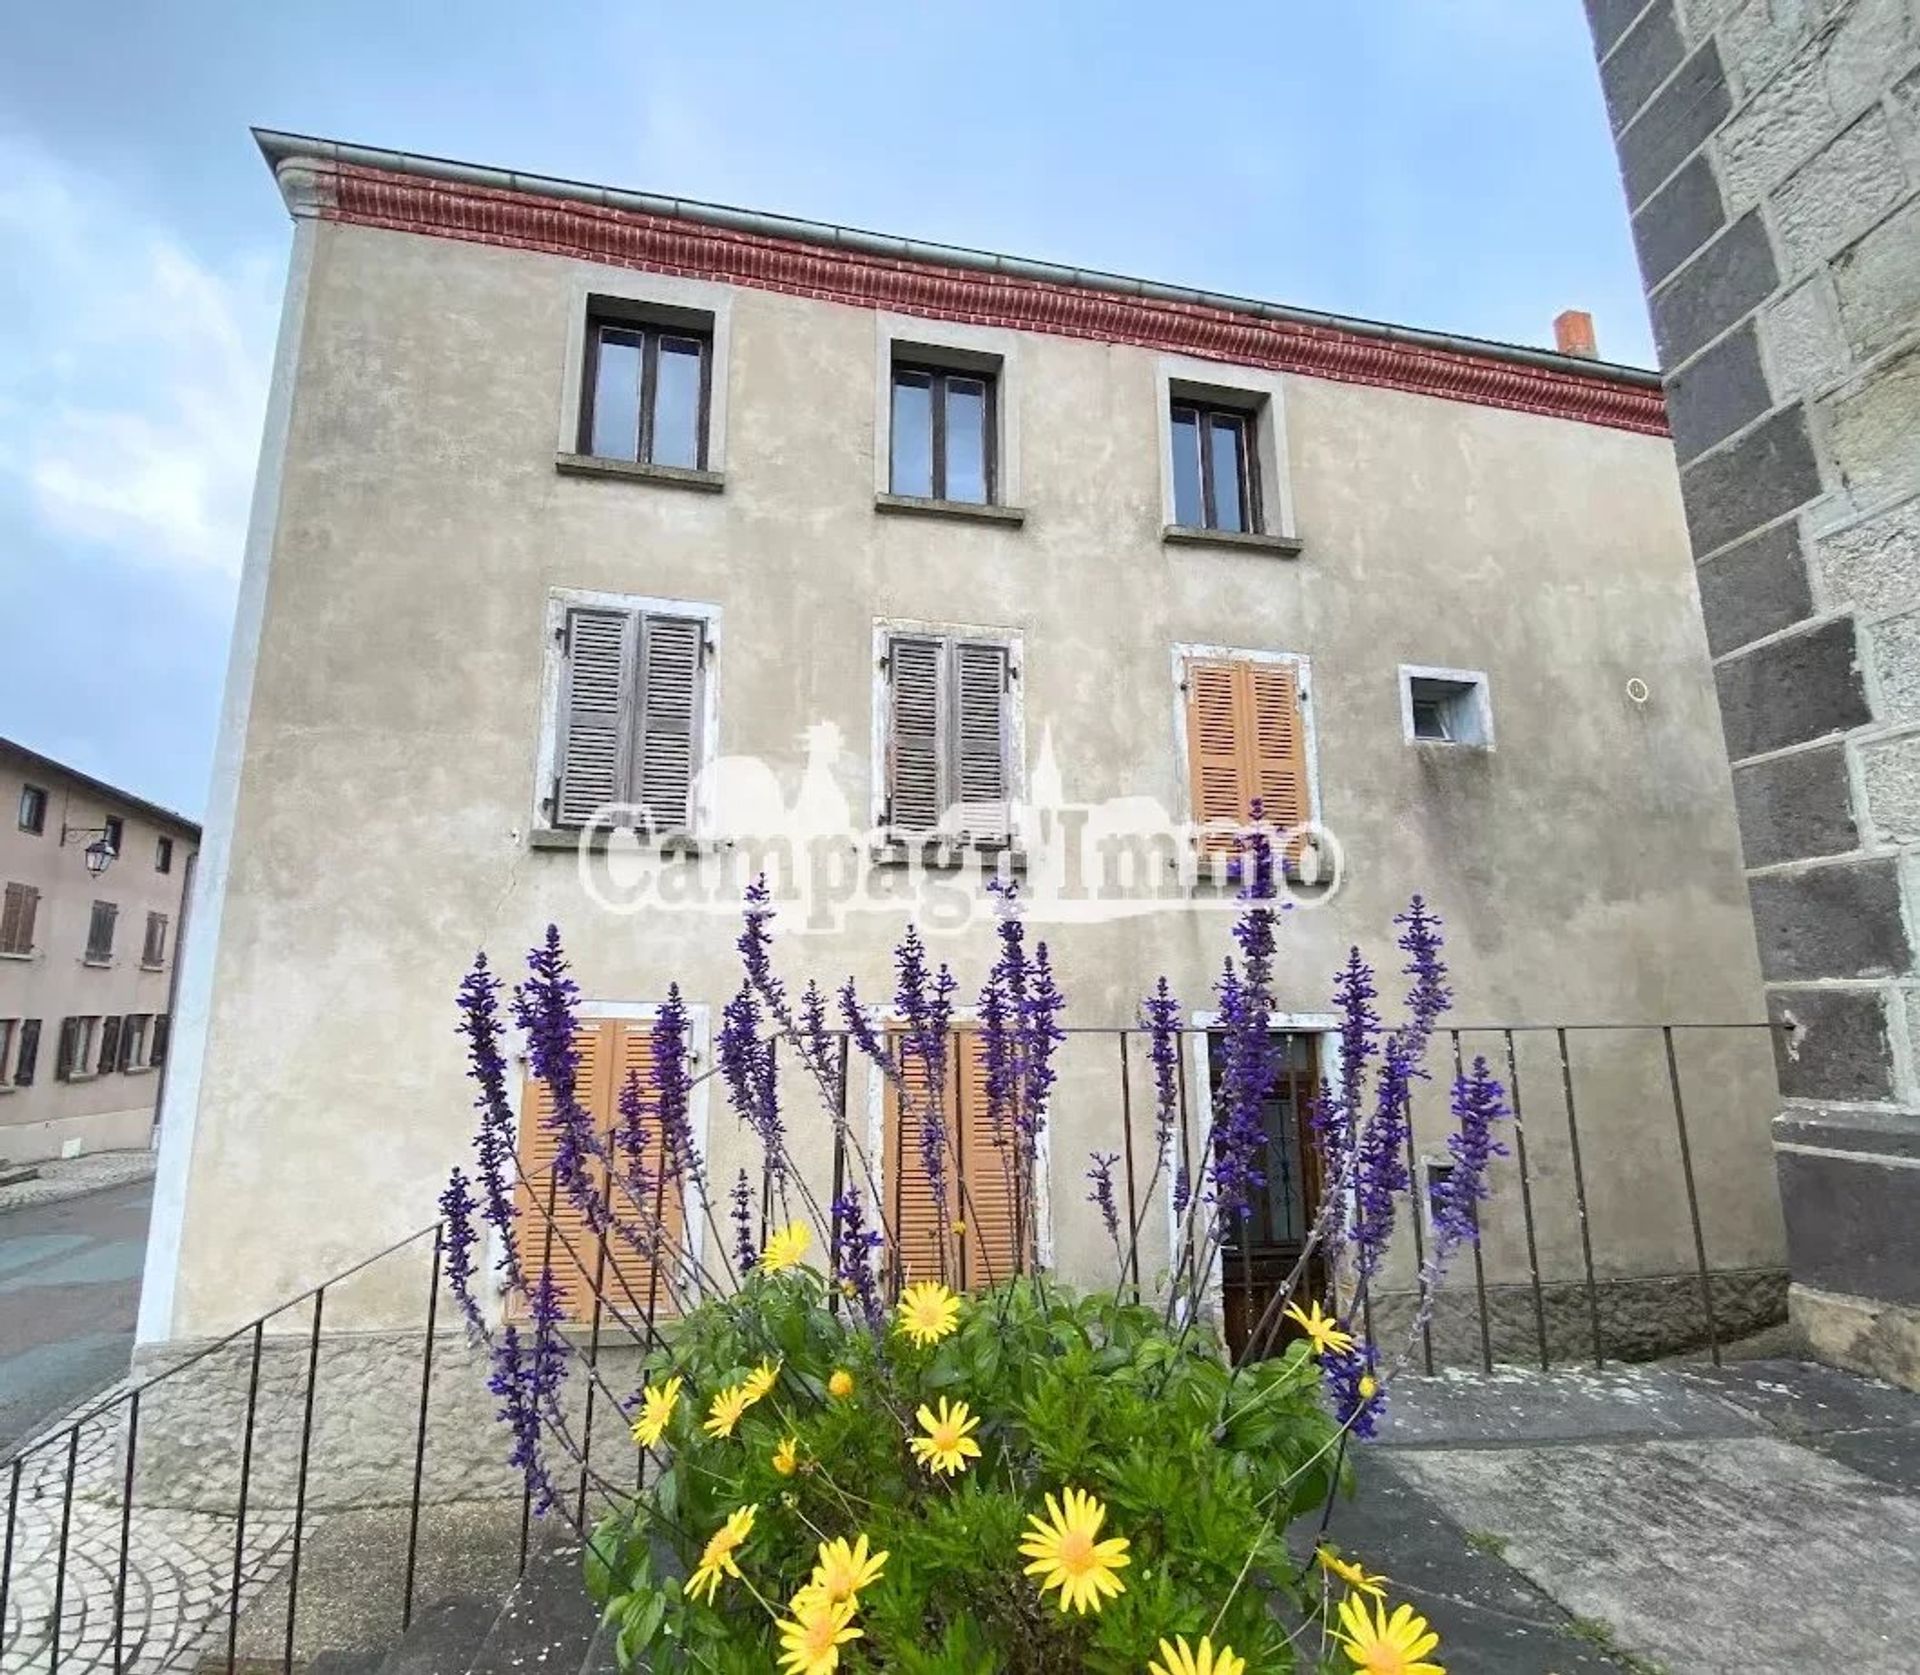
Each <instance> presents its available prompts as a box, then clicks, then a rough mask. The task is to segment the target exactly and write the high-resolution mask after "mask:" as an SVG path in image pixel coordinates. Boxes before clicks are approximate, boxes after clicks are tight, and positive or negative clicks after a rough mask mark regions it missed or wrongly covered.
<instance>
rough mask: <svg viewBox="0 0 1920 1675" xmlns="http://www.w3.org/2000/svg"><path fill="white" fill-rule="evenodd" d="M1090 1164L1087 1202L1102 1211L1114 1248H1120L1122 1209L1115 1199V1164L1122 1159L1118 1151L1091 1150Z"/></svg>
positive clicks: (1089, 1154) (1101, 1215) (1102, 1218)
mask: <svg viewBox="0 0 1920 1675" xmlns="http://www.w3.org/2000/svg"><path fill="white" fill-rule="evenodd" d="M1087 1156H1088V1158H1089V1160H1090V1166H1089V1168H1088V1169H1087V1180H1088V1182H1089V1183H1090V1185H1089V1186H1088V1188H1087V1202H1088V1203H1089V1204H1091V1205H1092V1206H1093V1207H1094V1208H1095V1209H1097V1210H1098V1211H1099V1212H1100V1220H1101V1221H1102V1222H1103V1223H1104V1224H1105V1225H1106V1229H1107V1237H1108V1238H1109V1239H1111V1240H1112V1241H1113V1248H1114V1250H1115V1251H1116V1252H1117V1251H1118V1250H1119V1249H1120V1211H1119V1208H1118V1206H1117V1205H1115V1203H1114V1201H1113V1166H1114V1165H1115V1164H1116V1163H1118V1162H1119V1161H1120V1154H1119V1153H1118V1152H1089V1153H1088V1154H1087Z"/></svg>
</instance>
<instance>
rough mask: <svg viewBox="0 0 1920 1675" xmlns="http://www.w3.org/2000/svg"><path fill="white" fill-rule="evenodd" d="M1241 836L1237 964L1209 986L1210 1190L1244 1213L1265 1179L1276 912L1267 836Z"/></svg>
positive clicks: (1261, 830) (1231, 1210)
mask: <svg viewBox="0 0 1920 1675" xmlns="http://www.w3.org/2000/svg"><path fill="white" fill-rule="evenodd" d="M1253 818H1254V822H1255V824H1254V825H1253V827H1252V828H1251V829H1250V830H1249V831H1248V832H1247V833H1245V834H1244V835H1243V836H1242V837H1241V839H1240V840H1239V843H1240V851H1241V853H1242V854H1244V855H1246V856H1247V857H1248V861H1247V864H1246V866H1245V867H1244V869H1243V877H1244V879H1245V882H1244V883H1243V885H1242V886H1241V890H1240V897H1241V900H1242V902H1243V903H1244V904H1245V905H1244V906H1243V907H1242V909H1241V911H1240V916H1239V918H1238V919H1236V920H1235V921H1234V927H1233V939H1234V941H1235V942H1236V943H1237V944H1238V945H1239V948H1240V961H1241V963H1240V969H1239V970H1238V971H1237V972H1236V970H1235V969H1234V965H1233V962H1232V961H1231V960H1229V961H1227V962H1226V966H1225V968H1224V970H1223V971H1222V973H1221V977H1220V982H1219V984H1218V985H1217V992H1218V996H1219V1001H1220V1021H1221V1028H1222V1035H1223V1041H1222V1049H1221V1058H1222V1064H1221V1077H1220V1111H1219V1114H1218V1116H1217V1117H1216V1118H1215V1121H1214V1156H1213V1161H1212V1172H1213V1192H1214V1199H1215V1202H1216V1203H1217V1204H1218V1206H1219V1208H1220V1211H1221V1213H1222V1214H1230V1215H1240V1216H1244V1215H1245V1214H1246V1213H1247V1208H1248V1206H1249V1205H1250V1204H1251V1202H1252V1200H1253V1198H1254V1196H1255V1195H1256V1194H1257V1193H1259V1192H1260V1191H1261V1190H1262V1189H1263V1188H1264V1187H1265V1185H1266V1169H1265V1163H1266V1150H1267V1127H1266V1111H1265V1107H1266V1099H1267V1092H1268V1090H1269V1089H1270V1088H1271V1087H1272V1086H1273V1078H1274V1072H1275V1069H1276V1063H1275V1059H1274V1047H1273V1027H1272V1025H1273V994H1272V984H1273V957H1274V949H1275V946H1276V942H1277V937H1276V931H1277V927H1278V924H1279V914H1278V912H1277V911H1276V910H1275V908H1274V906H1273V897H1274V891H1275V879H1276V866H1275V862H1274V855H1273V843H1272V839H1271V835H1270V834H1269V832H1268V830H1267V828H1266V827H1265V826H1264V825H1263V824H1260V820H1261V810H1260V804H1259V802H1258V800H1257V799H1256V801H1255V802H1254V805H1253Z"/></svg>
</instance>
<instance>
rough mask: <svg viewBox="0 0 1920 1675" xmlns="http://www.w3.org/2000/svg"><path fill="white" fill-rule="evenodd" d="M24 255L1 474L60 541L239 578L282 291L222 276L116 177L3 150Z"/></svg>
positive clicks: (10, 348) (14, 245) (257, 272)
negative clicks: (127, 195) (133, 199)
mask: <svg viewBox="0 0 1920 1675" xmlns="http://www.w3.org/2000/svg"><path fill="white" fill-rule="evenodd" d="M0 246H4V247H5V248H7V249H8V250H9V252H10V253H11V255H12V257H13V271H12V273H11V275H10V277H9V278H8V280H7V281H6V284H5V289H6V291H7V292H8V293H9V295H8V297H7V299H6V300H7V303H8V307H7V309H6V310H5V319H4V322H3V323H0V360H3V361H5V362H6V363H7V364H8V365H9V366H10V367H12V368H15V369H17V373H16V374H14V375H10V377H9V384H10V386H11V387H10V388H8V389H6V390H4V391H0V470H4V471H8V472H11V473H13V474H14V475H15V476H16V477H18V478H19V479H20V480H21V483H22V485H23V486H24V489H25V499H26V503H27V506H28V507H29V509H30V513H31V516H32V517H33V519H34V521H35V522H36V523H37V525H38V526H39V529H40V532H41V533H42V534H43V535H46V536H50V537H53V538H55V539H54V544H58V543H59V542H62V541H64V542H71V543H75V544H86V545H92V546H96V547H102V548H105V549H107V550H108V551H109V552H110V553H111V554H112V555H113V556H115V557H117V558H119V559H121V560H123V561H125V562H128V563H132V564H140V565H146V566H158V567H161V568H165V569H170V570H173V571H175V572H180V573H186V574H191V575H195V576H198V577H200V578H203V579H208V580H213V579H224V578H228V577H231V576H233V575H236V574H238V572H239V568H240V558H241V549H242V546H243V543H244V540H245V535H246V519H247V503H248V498H249V495H250V492H251V486H252V479H253V470H254V464H255V458H256V455H257V453H258V449H259V443H260V423H261V415H262V412H263V411H264V408H265V405H266V390H267V377H268V371H269V364H270V360H271V355H272V345H273V331H274V322H275V314H276V310H277V306H278V295H277V293H278V286H277V284H276V282H275V276H274V274H273V272H272V265H271V263H270V262H269V261H267V260H265V259H261V258H250V259H247V260H245V261H242V262H239V263H237V264H235V265H234V266H233V267H231V268H230V269H229V270H227V271H220V270H217V269H216V268H214V267H211V266H209V265H207V264H205V263H203V262H201V261H199V260H197V259H196V258H195V256H194V255H193V253H192V252H191V251H190V250H189V249H188V248H187V247H186V246H185V245H184V244H183V243H182V241H181V240H180V239H179V237H178V236H177V235H175V234H174V233H173V232H171V231H170V230H169V229H167V228H166V227H164V226H162V225H159V224H157V223H156V222H154V221H153V220H151V219H150V218H148V217H144V216H142V215H141V214H139V213H138V212H137V211H135V210H132V209H130V208H129V207H128V206H126V205H125V204H123V203H121V202H118V201H116V199H115V198H114V196H113V195H112V193H111V192H110V191H109V190H108V189H107V188H106V187H105V186H104V185H103V184H102V183H101V182H99V181H97V180H94V179H91V178H89V177H86V176H83V175H80V174H76V173H73V172H71V171H68V170H65V169H62V168H60V167H59V166H58V165H56V164H54V163H53V162H51V161H50V160H49V159H47V158H46V157H45V156H44V155H42V154H41V153H39V152H37V151H32V150H24V149H20V148H16V147H12V146H8V145H6V144H4V143H0Z"/></svg>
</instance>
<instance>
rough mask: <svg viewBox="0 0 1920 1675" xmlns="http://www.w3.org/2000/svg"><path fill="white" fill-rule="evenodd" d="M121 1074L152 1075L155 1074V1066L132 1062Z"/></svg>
mask: <svg viewBox="0 0 1920 1675" xmlns="http://www.w3.org/2000/svg"><path fill="white" fill-rule="evenodd" d="M120 1074H121V1075H122V1076H151V1075H152V1074H153V1066H152V1065H150V1064H130V1065H128V1066H127V1068H126V1069H125V1070H123V1071H121V1072H120Z"/></svg>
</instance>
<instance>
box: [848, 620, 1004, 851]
mask: <svg viewBox="0 0 1920 1675" xmlns="http://www.w3.org/2000/svg"><path fill="white" fill-rule="evenodd" d="M1015 650H1016V648H1015V644H1014V642H1013V641H1011V640H1008V639H996V638H988V637H986V636H983V635H976V634H972V633H966V632H959V631H954V632H947V633H943V632H940V631H938V630H932V631H926V632H922V631H917V630H913V631H909V630H900V631H895V632H884V631H883V644H882V650H881V658H882V667H883V670H884V673H885V676H886V684H885V688H884V693H885V704H886V711H885V716H884V724H883V737H884V738H885V740H886V765H885V781H884V791H883V806H882V807H881V809H880V810H879V821H878V824H879V825H881V826H882V827H883V828H884V829H885V830H886V831H887V832H888V833H889V834H890V835H895V836H914V837H945V838H951V839H954V840H955V841H959V842H965V843H971V844H981V845H1001V844H1007V843H1010V842H1011V841H1012V839H1013V830H1012V818H1013V813H1012V799H1013V798H1014V796H1015V795H1016V794H1017V791H1018V782H1019V777H1020V764H1019V759H1018V727H1017V725H1016V717H1015V706H1014V702H1013V687H1014V682H1015V680H1016V679H1017V678H1018V674H1019V670H1018V668H1017V665H1016V662H1015Z"/></svg>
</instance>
